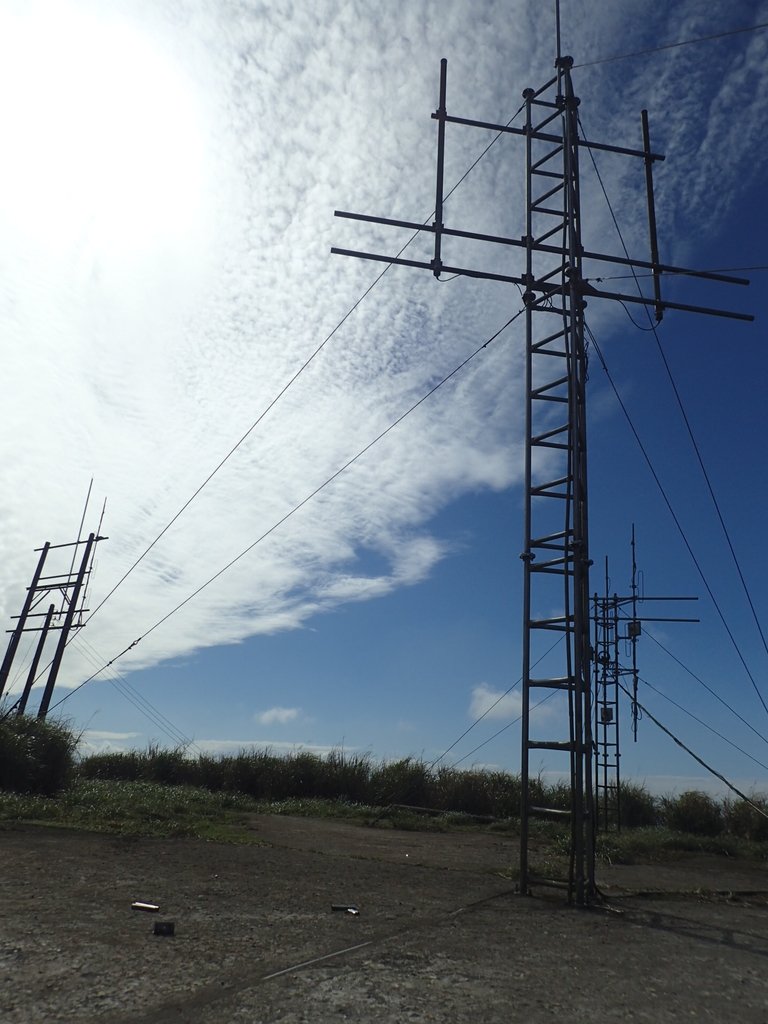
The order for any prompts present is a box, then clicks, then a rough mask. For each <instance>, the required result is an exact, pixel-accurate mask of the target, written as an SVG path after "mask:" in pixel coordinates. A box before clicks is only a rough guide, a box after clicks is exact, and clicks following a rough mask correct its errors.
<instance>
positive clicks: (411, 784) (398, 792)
mask: <svg viewBox="0 0 768 1024" xmlns="http://www.w3.org/2000/svg"><path fill="white" fill-rule="evenodd" d="M371 791H372V792H371V796H372V799H371V800H370V801H369V802H370V803H372V804H378V805H379V806H380V807H385V806H387V805H388V804H408V805H410V806H411V807H432V806H434V803H433V802H432V801H433V800H434V799H435V793H434V784H433V776H432V775H431V773H430V771H429V769H428V768H427V766H426V765H425V764H424V762H423V761H417V760H416V758H414V757H404V758H403V759H402V760H400V761H388V762H386V763H384V764H382V765H380V766H379V767H378V768H375V769H374V771H373V773H372V778H371Z"/></svg>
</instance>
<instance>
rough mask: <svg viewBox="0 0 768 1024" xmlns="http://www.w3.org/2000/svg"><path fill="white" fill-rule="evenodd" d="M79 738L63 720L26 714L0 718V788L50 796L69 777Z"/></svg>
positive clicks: (67, 781) (60, 788)
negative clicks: (56, 720) (0, 719)
mask: <svg viewBox="0 0 768 1024" xmlns="http://www.w3.org/2000/svg"><path fill="white" fill-rule="evenodd" d="M77 742H78V738H77V737H76V736H75V735H74V733H73V732H72V730H71V729H70V728H69V727H68V726H67V725H65V724H64V723H63V722H55V721H51V720H49V721H46V720H43V719H39V718H33V717H31V716H29V715H9V716H8V717H7V718H4V719H3V720H2V721H0V790H4V791H6V792H13V793H36V794H39V795H42V796H53V795H54V794H56V793H59V792H60V791H61V790H63V789H65V788H66V787H67V786H68V785H69V783H70V781H71V779H72V773H73V769H74V763H75V749H76V747H77Z"/></svg>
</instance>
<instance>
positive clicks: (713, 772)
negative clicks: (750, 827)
mask: <svg viewBox="0 0 768 1024" xmlns="http://www.w3.org/2000/svg"><path fill="white" fill-rule="evenodd" d="M619 687H620V688H621V689H622V690H623V691H624V693H625V694H626V695H627V696H628V697H630V698H632V694H631V692H630V691H629V690H628V689H627V688H626V686H624V684H623V683H619ZM636 704H637V706H638V707H639V708H640V710H641V711H642V712H643V714H644V715H645V717H646V718H649V719H650V720H651V721H652V722H653V724H654V725H655V726H657V727H658V728H659V729H661V731H662V732H663V733H666V735H667V736H669V738H670V739H671V740H672V741H673V742H674V743H676V744H677V746H678V747H680V748H681V749H682V750H684V751H685V752H686V754H690V756H691V757H692V758H693V759H694V761H696V762H697V763H698V764H700V765H701V767H702V768H704V769H706V771H708V772H709V773H710V775H714V776H715V778H716V779H719V780H720V781H721V782H722V783H723V784H724V785H725V786H727V787H728V789H730V790H731V792H733V793H735V794H736V795H737V796H739V797H741V799H742V800H744V801H746V803H748V804H749V805H750V807H753V808H754V809H755V810H756V811H757V812H758V814H761V815H762V816H763V817H764V818H768V814H767V813H766V812H765V810H764V809H763V808H762V807H760V806H759V805H758V804H756V803H755V802H754V800H751V799H750V797H748V796H747V794H746V793H742V791H741V790H740V789H738V788H737V787H736V786H735V785H734V784H733V783H732V782H731V781H730V780H729V779H727V778H726V777H725V775H723V774H722V772H719V771H717V769H716V768H713V767H712V765H710V764H707V762H706V761H705V760H704V759H703V758H701V757H699V755H698V754H695V753H694V752H693V750H691V748H690V747H689V746H686V744H685V743H683V741H682V740H681V739H680V738H679V737H678V736H675V734H674V733H673V732H672V730H671V729H668V728H667V727H666V725H662V723H661V722H660V721H659V720H658V718H656V716H655V715H652V714H651V712H650V711H649V710H648V708H646V707H643V705H642V704H641V703H640V702H639V701H636Z"/></svg>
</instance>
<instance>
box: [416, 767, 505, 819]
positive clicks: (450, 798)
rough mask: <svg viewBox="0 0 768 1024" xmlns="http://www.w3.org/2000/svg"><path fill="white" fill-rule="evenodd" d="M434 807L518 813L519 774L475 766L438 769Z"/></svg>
mask: <svg viewBox="0 0 768 1024" xmlns="http://www.w3.org/2000/svg"><path fill="white" fill-rule="evenodd" d="M434 787H435V800H436V802H435V804H434V806H435V807H438V808H439V809H440V810H444V811H462V812H464V813H465V814H478V815H487V816H489V817H495V818H514V817H516V816H517V815H518V814H519V813H520V777H519V776H517V775H510V774H509V773H508V772H500V771H488V770H481V769H478V768H474V769H468V770H467V771H460V770H459V769H458V768H446V767H442V768H438V770H437V775H436V778H435V780H434Z"/></svg>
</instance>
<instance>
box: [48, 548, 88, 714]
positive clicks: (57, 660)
mask: <svg viewBox="0 0 768 1024" xmlns="http://www.w3.org/2000/svg"><path fill="white" fill-rule="evenodd" d="M95 540H96V535H95V534H93V533H91V534H89V535H88V540H87V541H86V543H85V551H84V552H83V559H82V561H81V562H80V570H79V572H78V574H77V582H76V583H75V586H74V589H73V591H72V597H71V599H70V602H69V608H68V609H67V614H66V616H65V618H64V625H63V626H62V629H61V636H60V637H59V643H58V646H57V647H56V653H55V654H54V656H53V661H52V662H51V671H50V673H49V674H48V680H47V682H46V684H45V690H44V691H43V699H42V700H41V701H40V707H39V708H38V711H37V717H38V718H45V716H46V715H47V714H48V707H49V705H50V703H51V697H52V696H53V688H54V686H55V685H56V677H57V676H58V674H59V668H60V667H61V659H62V658H63V657H64V648H65V647H66V646H67V640H68V639H69V631H70V629H71V628H72V622H73V621H74V618H75V613H76V612H77V605H78V602H79V600H80V591H81V590H82V589H83V581H84V580H85V574H86V571H87V569H88V562H89V560H90V557H91V548H92V547H93V544H94V541H95Z"/></svg>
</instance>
